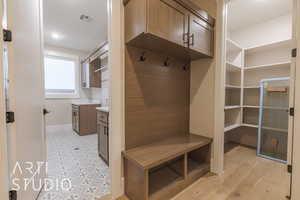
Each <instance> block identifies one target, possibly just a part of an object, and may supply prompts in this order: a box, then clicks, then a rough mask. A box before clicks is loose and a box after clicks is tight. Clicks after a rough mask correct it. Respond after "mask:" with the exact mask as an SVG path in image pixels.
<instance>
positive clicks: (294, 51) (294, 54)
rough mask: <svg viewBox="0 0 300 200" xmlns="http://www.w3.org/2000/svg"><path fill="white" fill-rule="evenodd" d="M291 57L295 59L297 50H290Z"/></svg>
mask: <svg viewBox="0 0 300 200" xmlns="http://www.w3.org/2000/svg"><path fill="white" fill-rule="evenodd" d="M292 57H293V58H296V57H297V48H295V49H292Z"/></svg>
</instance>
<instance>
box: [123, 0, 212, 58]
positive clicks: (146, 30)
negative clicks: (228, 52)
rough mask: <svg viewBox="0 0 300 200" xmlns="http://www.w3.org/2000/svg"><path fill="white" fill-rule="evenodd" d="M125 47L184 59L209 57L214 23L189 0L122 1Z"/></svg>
mask: <svg viewBox="0 0 300 200" xmlns="http://www.w3.org/2000/svg"><path fill="white" fill-rule="evenodd" d="M124 5H125V41H126V43H127V44H128V45H132V46H135V47H138V48H143V49H149V50H152V51H156V52H161V53H163V54H166V55H170V56H173V57H178V58H181V59H184V60H195V59H199V58H204V57H213V55H214V52H213V46H214V25H215V20H214V19H213V18H212V17H211V16H209V15H208V13H206V12H205V11H203V10H201V9H200V8H198V6H197V5H196V4H194V3H193V2H191V1H189V0H124Z"/></svg>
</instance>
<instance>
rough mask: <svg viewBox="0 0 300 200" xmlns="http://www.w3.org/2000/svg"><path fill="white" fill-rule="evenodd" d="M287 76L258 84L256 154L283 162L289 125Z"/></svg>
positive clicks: (285, 159)
mask: <svg viewBox="0 0 300 200" xmlns="http://www.w3.org/2000/svg"><path fill="white" fill-rule="evenodd" d="M288 122H289V78H276V79H264V80H262V81H261V84H260V112H259V130H258V155H259V156H261V157H265V158H268V159H272V160H276V161H279V162H283V163H285V162H286V161H287V154H288V152H287V149H288V147H287V145H288V125H289V123H288Z"/></svg>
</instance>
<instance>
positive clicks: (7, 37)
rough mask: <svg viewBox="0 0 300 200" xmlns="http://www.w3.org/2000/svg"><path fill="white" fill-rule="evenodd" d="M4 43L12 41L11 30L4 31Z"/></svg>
mask: <svg viewBox="0 0 300 200" xmlns="http://www.w3.org/2000/svg"><path fill="white" fill-rule="evenodd" d="M3 41H4V42H11V41H12V32H11V31H10V30H6V29H3Z"/></svg>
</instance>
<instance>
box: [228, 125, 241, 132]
mask: <svg viewBox="0 0 300 200" xmlns="http://www.w3.org/2000/svg"><path fill="white" fill-rule="evenodd" d="M238 127H240V124H233V125H230V126H226V127H225V128H224V132H227V131H231V130H233V129H236V128H238Z"/></svg>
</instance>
